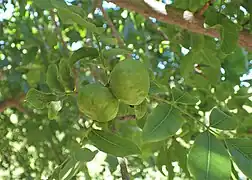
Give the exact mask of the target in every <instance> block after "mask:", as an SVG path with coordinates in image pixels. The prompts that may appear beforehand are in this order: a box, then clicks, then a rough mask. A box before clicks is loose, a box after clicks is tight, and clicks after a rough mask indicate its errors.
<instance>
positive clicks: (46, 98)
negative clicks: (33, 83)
mask: <svg viewBox="0 0 252 180" xmlns="http://www.w3.org/2000/svg"><path fill="white" fill-rule="evenodd" d="M55 100H56V96H55V95H53V94H51V93H44V92H42V91H38V90H36V89H34V88H32V89H30V90H29V91H28V93H27V94H26V101H27V102H28V103H30V104H31V105H32V106H33V107H35V108H36V109H43V108H45V107H46V106H47V104H48V103H50V102H51V101H55Z"/></svg>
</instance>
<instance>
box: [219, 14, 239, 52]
mask: <svg viewBox="0 0 252 180" xmlns="http://www.w3.org/2000/svg"><path fill="white" fill-rule="evenodd" d="M221 25H222V26H223V28H222V29H221V33H220V34H221V39H222V41H221V50H222V52H223V53H224V54H231V53H232V52H233V51H234V50H235V49H236V47H237V43H238V38H239V32H238V28H237V25H236V24H234V23H233V22H232V21H231V20H229V19H227V18H225V19H223V20H222V21H221Z"/></svg>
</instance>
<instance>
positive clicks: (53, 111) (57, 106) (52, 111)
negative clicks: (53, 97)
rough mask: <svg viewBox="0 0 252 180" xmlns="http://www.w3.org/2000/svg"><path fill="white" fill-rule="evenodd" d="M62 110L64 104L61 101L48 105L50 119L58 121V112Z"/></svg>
mask: <svg viewBox="0 0 252 180" xmlns="http://www.w3.org/2000/svg"><path fill="white" fill-rule="evenodd" d="M61 108H62V102H61V101H51V102H50V103H49V104H48V119H51V120H52V119H56V118H57V115H58V112H59V111H60V110H61Z"/></svg>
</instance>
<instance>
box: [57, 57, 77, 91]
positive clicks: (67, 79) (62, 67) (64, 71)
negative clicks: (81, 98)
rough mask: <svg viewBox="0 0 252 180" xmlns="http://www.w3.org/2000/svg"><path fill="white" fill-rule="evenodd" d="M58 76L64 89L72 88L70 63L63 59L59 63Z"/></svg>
mask: <svg viewBox="0 0 252 180" xmlns="http://www.w3.org/2000/svg"><path fill="white" fill-rule="evenodd" d="M59 77H60V81H61V83H62V85H63V86H64V88H65V90H66V91H73V90H74V79H73V77H72V73H71V69H70V65H69V64H68V62H67V61H66V60H65V59H62V60H61V61H60V63H59Z"/></svg>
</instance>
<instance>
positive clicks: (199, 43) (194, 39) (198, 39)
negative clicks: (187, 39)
mask: <svg viewBox="0 0 252 180" xmlns="http://www.w3.org/2000/svg"><path fill="white" fill-rule="evenodd" d="M190 35H191V46H192V51H197V50H199V49H202V48H204V36H203V35H201V34H195V33H191V34H190Z"/></svg>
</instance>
